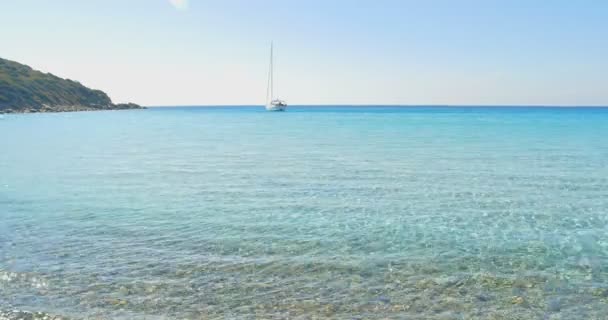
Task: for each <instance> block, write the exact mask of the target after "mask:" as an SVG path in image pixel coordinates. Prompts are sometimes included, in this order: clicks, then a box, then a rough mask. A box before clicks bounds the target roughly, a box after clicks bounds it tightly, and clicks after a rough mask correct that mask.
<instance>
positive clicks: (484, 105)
mask: <svg viewBox="0 0 608 320" xmlns="http://www.w3.org/2000/svg"><path fill="white" fill-rule="evenodd" d="M144 106H145V107H147V108H201V107H202V108H212V107H264V105H263V104H183V105H144ZM288 107H313V108H323V107H405V108H425V107H444V108H463V107H468V108H608V104H606V105H599V104H598V105H559V104H555V105H552V104H292V105H288Z"/></svg>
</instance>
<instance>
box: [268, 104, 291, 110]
mask: <svg viewBox="0 0 608 320" xmlns="http://www.w3.org/2000/svg"><path fill="white" fill-rule="evenodd" d="M285 108H287V106H285V105H275V104H267V105H266V111H285Z"/></svg>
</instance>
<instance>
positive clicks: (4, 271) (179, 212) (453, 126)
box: [0, 107, 608, 319]
mask: <svg viewBox="0 0 608 320" xmlns="http://www.w3.org/2000/svg"><path fill="white" fill-rule="evenodd" d="M0 137H1V138H0V309H14V308H16V309H23V310H31V311H44V312H50V313H54V314H62V315H66V316H72V317H77V318H95V319H97V318H112V319H177V318H179V319H183V318H187V319H214V318H220V319H255V318H258V319H269V318H272V319H287V318H290V319H291V318H293V319H315V318H317V319H320V318H332V319H370V318H379V319H386V318H388V319H574V318H576V319H603V318H604V316H605V315H606V314H608V264H607V263H608V237H607V236H606V235H607V234H608V109H599V108H598V109H592V108H585V109H565V108H440V107H435V108H430V107H429V108H395V107H374V108H372V107H357V108H354V107H351V108H349V107H340V108H337V107H334V108H303V107H301V108H297V107H293V108H291V109H290V110H289V111H288V112H285V113H268V112H264V111H262V110H261V108H251V107H243V108H152V109H148V110H134V111H119V112H81V113H62V114H28V115H6V116H5V117H4V118H2V119H0Z"/></svg>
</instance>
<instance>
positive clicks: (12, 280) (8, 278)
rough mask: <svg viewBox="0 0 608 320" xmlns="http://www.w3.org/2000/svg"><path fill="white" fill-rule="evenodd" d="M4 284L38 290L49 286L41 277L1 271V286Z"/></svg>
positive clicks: (0, 319)
mask: <svg viewBox="0 0 608 320" xmlns="http://www.w3.org/2000/svg"><path fill="white" fill-rule="evenodd" d="M2 283H6V284H9V285H19V286H30V287H33V288H37V289H44V288H48V286H49V283H48V281H47V280H46V279H44V278H43V277H41V276H39V275H35V274H31V273H19V272H11V271H5V270H0V285H1V284H2ZM0 320H2V318H0Z"/></svg>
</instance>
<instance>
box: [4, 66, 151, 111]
mask: <svg viewBox="0 0 608 320" xmlns="http://www.w3.org/2000/svg"><path fill="white" fill-rule="evenodd" d="M125 109H145V107H142V106H140V105H138V104H135V103H118V104H115V103H113V102H112V100H111V99H110V97H109V96H108V95H107V94H106V93H105V92H103V91H101V90H94V89H90V88H87V87H85V86H84V85H82V84H81V83H80V82H77V81H73V80H69V79H63V78H60V77H57V76H55V75H53V74H50V73H44V72H41V71H37V70H34V69H32V68H30V67H29V66H27V65H24V64H20V63H18V62H15V61H10V60H6V59H2V58H0V114H2V113H38V112H74V111H99V110H125Z"/></svg>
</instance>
